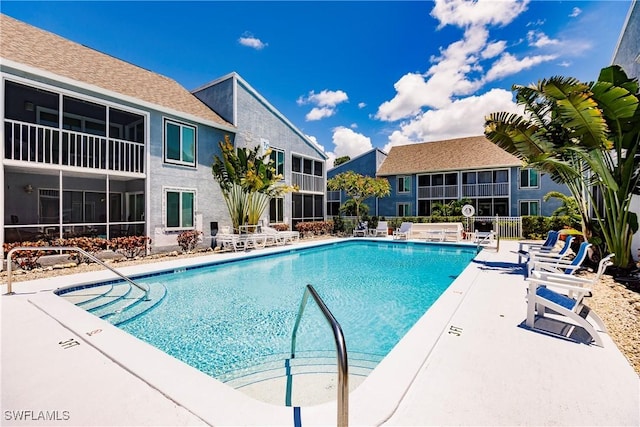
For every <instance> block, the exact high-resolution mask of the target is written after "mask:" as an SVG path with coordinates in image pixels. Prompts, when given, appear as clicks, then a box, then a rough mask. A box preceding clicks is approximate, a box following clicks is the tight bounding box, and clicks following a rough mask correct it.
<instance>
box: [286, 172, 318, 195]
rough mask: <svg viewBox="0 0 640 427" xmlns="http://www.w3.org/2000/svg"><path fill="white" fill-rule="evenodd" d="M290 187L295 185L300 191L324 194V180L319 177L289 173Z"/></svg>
mask: <svg viewBox="0 0 640 427" xmlns="http://www.w3.org/2000/svg"><path fill="white" fill-rule="evenodd" d="M291 185H297V186H298V189H299V190H300V191H313V192H316V193H324V192H325V185H324V179H323V178H322V177H321V176H316V175H307V174H304V173H300V172H291Z"/></svg>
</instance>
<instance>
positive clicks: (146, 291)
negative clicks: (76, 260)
mask: <svg viewBox="0 0 640 427" xmlns="http://www.w3.org/2000/svg"><path fill="white" fill-rule="evenodd" d="M15 251H75V252H80V253H81V254H82V255H84V256H86V257H87V258H89V259H90V260H91V261H94V262H96V263H98V264H100V265H101V266H103V267H104V268H106V269H107V270H110V271H112V272H113V273H115V274H116V275H118V276H120V277H121V278H122V279H124V280H126V281H127V282H129V283H130V284H131V285H133V286H135V287H136V288H138V289H140V290H141V291H143V292H144V299H145V300H146V301H148V300H149V288H148V287H147V289H145V288H143V287H142V286H140V285H139V284H137V283H136V282H134V281H133V280H131V279H130V278H128V277H127V276H125V275H124V274H122V273H120V272H119V271H117V270H115V269H113V268H111V267H109V266H108V265H107V264H105V263H104V262H102V261H101V260H100V259H98V257H96V256H95V255H92V254H90V253H89V252H87V251H85V250H84V249H80V248H78V247H75V246H16V247H15V248H13V249H11V250H10V251H9V252H8V253H7V276H8V277H7V295H12V294H13V293H14V292H13V290H12V287H11V282H12V275H11V267H12V264H13V262H12V261H11V255H12V254H13V252H15Z"/></svg>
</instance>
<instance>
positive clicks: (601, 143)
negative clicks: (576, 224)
mask: <svg viewBox="0 0 640 427" xmlns="http://www.w3.org/2000/svg"><path fill="white" fill-rule="evenodd" d="M512 90H513V91H514V92H515V94H516V102H517V103H518V104H519V105H522V106H523V107H524V111H525V114H524V115H520V114H512V113H505V112H498V113H493V114H491V115H489V116H488V117H487V118H486V122H485V135H486V136H487V138H488V139H489V140H491V141H493V142H494V143H495V144H497V145H498V146H500V147H501V148H503V149H505V150H506V151H508V152H510V153H511V154H514V155H515V156H517V157H519V158H520V159H521V160H523V162H524V163H525V165H528V166H531V167H534V168H536V169H538V170H540V171H541V172H546V173H548V174H549V175H550V177H551V178H552V179H553V180H554V181H556V182H561V183H564V184H566V185H567V187H568V188H569V190H570V191H571V194H572V195H573V197H574V198H575V200H576V203H577V204H578V209H579V212H580V216H581V219H582V231H583V234H584V235H585V237H586V238H587V239H589V238H590V237H591V235H592V232H593V229H592V227H591V218H592V215H595V217H596V220H597V222H598V223H599V225H600V228H601V229H602V235H603V236H602V237H603V238H604V240H605V243H606V246H607V250H608V251H609V252H614V253H615V254H616V256H615V263H616V265H617V266H619V267H626V266H627V265H628V264H629V262H630V256H631V241H632V236H633V234H634V233H635V232H636V231H637V229H638V221H637V216H636V214H635V213H633V212H630V202H631V196H632V194H633V192H634V191H636V192H637V190H638V178H639V175H640V169H639V165H640V159H639V157H638V156H639V153H638V144H639V143H640V139H639V138H640V109H639V107H638V105H639V93H638V82H637V80H635V79H629V78H628V77H627V75H626V74H625V73H624V71H623V70H622V69H621V68H620V67H618V66H611V67H607V68H604V69H602V71H601V72H600V76H599V78H598V81H596V82H593V83H582V82H580V81H578V80H577V79H575V78H571V77H561V76H557V77H552V78H549V79H545V80H541V81H539V82H538V84H537V85H532V86H520V85H514V86H513V87H512ZM594 190H595V191H594ZM599 197H601V198H602V202H603V204H604V208H605V209H604V211H600V210H599V209H597V207H598V206H599V202H600V199H599ZM592 207H593V208H592Z"/></svg>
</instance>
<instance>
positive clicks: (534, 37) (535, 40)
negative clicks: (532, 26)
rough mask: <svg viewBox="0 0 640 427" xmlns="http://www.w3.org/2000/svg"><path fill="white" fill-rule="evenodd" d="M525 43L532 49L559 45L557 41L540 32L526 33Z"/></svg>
mask: <svg viewBox="0 0 640 427" xmlns="http://www.w3.org/2000/svg"><path fill="white" fill-rule="evenodd" d="M527 41H528V42H529V46H533V47H545V46H552V45H558V44H560V41H559V40H556V39H551V38H549V36H547V35H546V34H545V33H543V32H542V31H534V30H531V31H529V32H528V33H527Z"/></svg>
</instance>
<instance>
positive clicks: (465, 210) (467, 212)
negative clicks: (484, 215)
mask: <svg viewBox="0 0 640 427" xmlns="http://www.w3.org/2000/svg"><path fill="white" fill-rule="evenodd" d="M474 213H476V209H475V208H474V207H473V206H471V205H464V206H463V207H462V215H464V216H466V217H467V218H469V217H470V216H473V214H474Z"/></svg>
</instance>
